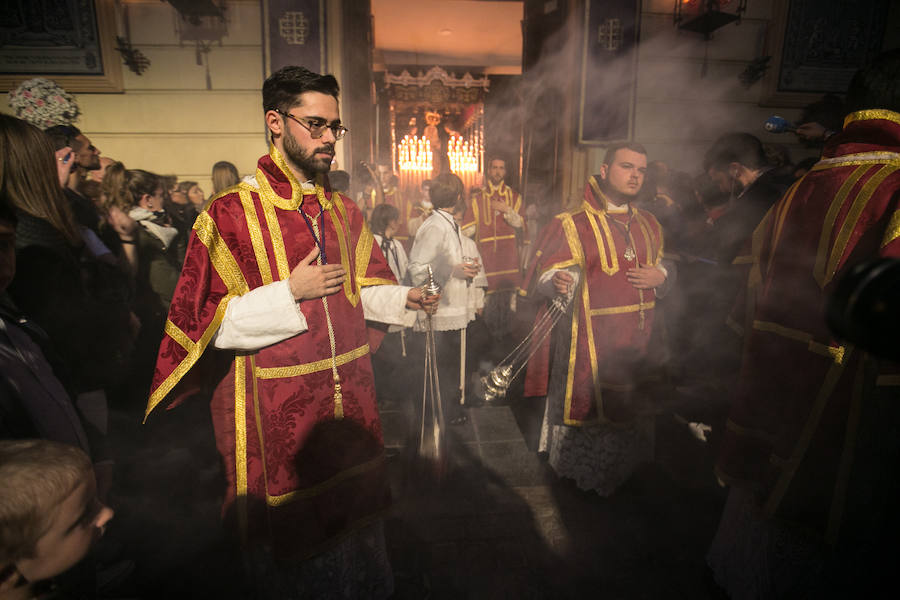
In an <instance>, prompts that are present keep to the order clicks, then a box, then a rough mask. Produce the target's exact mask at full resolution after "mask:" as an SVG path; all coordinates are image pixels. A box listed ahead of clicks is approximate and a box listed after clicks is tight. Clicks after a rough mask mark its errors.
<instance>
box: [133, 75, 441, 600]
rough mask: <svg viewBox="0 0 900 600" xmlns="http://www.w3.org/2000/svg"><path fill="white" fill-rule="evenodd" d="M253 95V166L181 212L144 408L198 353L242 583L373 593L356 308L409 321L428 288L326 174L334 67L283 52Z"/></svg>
mask: <svg viewBox="0 0 900 600" xmlns="http://www.w3.org/2000/svg"><path fill="white" fill-rule="evenodd" d="M263 110H264V113H265V122H266V127H267V128H268V130H269V134H270V138H271V147H270V150H269V153H268V154H267V155H265V156H263V157H262V158H260V159H259V162H258V166H257V171H256V176H255V178H247V179H245V180H244V181H243V182H241V183H240V185H239V186H238V187H237V188H232V189H231V190H229V191H228V192H225V193H223V194H222V195H220V196H218V197H216V198H214V199H213V200H212V201H211V202H210V203H209V204H208V205H207V207H206V210H204V211H203V212H202V213H201V214H200V215H199V217H198V218H197V221H196V224H195V225H194V230H193V233H192V236H191V241H190V245H189V247H188V251H187V257H186V259H185V264H184V269H183V271H182V273H181V278H180V280H179V282H178V286H177V288H176V290H175V297H174V298H173V301H172V305H171V310H170V313H169V320H168V322H167V323H166V336H165V338H164V340H163V343H162V346H161V348H160V353H159V358H158V361H157V366H156V374H155V377H154V382H153V387H152V392H151V396H150V401H149V404H148V407H147V415H149V414H150V412H151V411H152V410H153V409H154V408H155V407H157V406H158V405H159V404H161V403H162V402H163V401H164V400H165V399H166V398H170V399H175V400H180V399H181V397H183V396H185V395H186V392H187V391H188V390H189V389H190V388H192V387H196V384H195V383H194V381H193V380H195V379H196V378H197V376H198V375H199V374H200V373H201V372H207V370H206V369H198V368H196V367H197V365H198V362H199V361H200V360H201V358H202V359H204V361H205V362H207V363H210V364H211V365H212V366H213V369H212V371H217V372H219V373H220V374H222V375H221V376H220V377H218V378H216V380H215V381H212V382H211V383H212V384H213V386H214V391H213V393H212V402H211V412H212V420H213V426H214V429H215V433H216V443H217V446H218V449H219V451H220V453H221V455H222V458H223V460H224V464H225V471H226V475H227V479H228V489H227V491H226V495H225V507H224V514H225V517H226V520H227V521H228V523H229V525H233V526H235V527H236V528H237V532H238V534H239V536H240V538H241V540H242V542H243V549H244V553H245V555H244V559H245V560H244V561H243V564H245V565H247V566H248V575H249V584H250V585H251V586H252V587H253V588H254V589H253V594H255V595H257V596H259V597H266V598H269V597H271V598H307V597H309V598H323V597H333V596H334V595H335V594H336V593H338V591H340V593H342V594H348V595H347V597H366V598H384V597H387V596H390V595H391V593H392V592H393V579H392V576H391V570H390V564H389V562H388V558H387V551H386V548H385V544H384V533H383V527H382V522H381V520H380V518H379V516H380V515H381V514H383V512H384V511H385V510H386V508H387V507H388V504H389V501H390V496H389V491H388V487H387V481H386V477H385V475H386V473H385V470H386V466H385V460H384V448H383V442H382V436H381V425H380V422H379V418H378V412H377V410H376V407H375V388H374V383H373V378H372V367H371V361H370V359H369V352H370V346H369V338H368V335H367V330H366V327H365V321H364V319H369V320H372V321H380V322H383V323H387V324H390V325H401V326H407V327H408V326H411V325H412V324H413V322H414V321H415V317H416V309H423V310H424V309H426V308H427V307H428V306H430V305H431V304H433V303H434V302H435V301H436V299H429V300H427V301H426V300H424V299H423V298H422V292H421V290H419V289H417V288H410V287H401V286H397V285H396V280H395V279H394V275H393V273H392V272H391V270H390V268H389V267H388V265H387V262H386V261H385V259H384V256H383V254H382V253H381V250H380V249H379V247H378V245H376V244H373V238H372V234H371V232H370V231H369V229H368V227H367V226H366V225H365V223H364V221H363V216H362V214H361V213H360V211H359V209H358V208H357V207H356V205H355V204H354V203H353V202H352V201H351V200H350V199H349V198H346V197H344V196H342V195H340V194H338V193H333V192H331V191H330V186H329V184H328V180H327V173H328V171H329V169H330V168H331V161H332V159H333V157H334V148H335V143H336V142H337V141H338V140H339V139H341V138H342V137H343V136H344V135H345V134H346V133H347V128H346V127H344V126H343V125H342V124H341V120H340V113H339V109H338V84H337V81H336V80H335V78H334V77H333V76H331V75H319V74H316V73H312V72H310V71H308V70H307V69H305V68H303V67H285V68H283V69H281V70H280V71H278V72H276V73H274V74H273V75H271V76H270V77H269V78H268V79H267V80H266V81H265V83H264V85H263ZM214 350H215V351H214ZM214 363H218V364H219V365H220V366H221V368H220V369H215V364H214ZM192 384H194V385H192ZM357 588H358V589H357Z"/></svg>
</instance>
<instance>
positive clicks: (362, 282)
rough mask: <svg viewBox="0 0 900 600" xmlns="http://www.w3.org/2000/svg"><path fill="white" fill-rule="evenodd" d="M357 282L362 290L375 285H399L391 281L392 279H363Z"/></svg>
mask: <svg viewBox="0 0 900 600" xmlns="http://www.w3.org/2000/svg"><path fill="white" fill-rule="evenodd" d="M356 281H357V283H358V284H359V287H361V288H364V287H370V286H373V285H397V283H396V282H394V281H391V280H390V279H384V278H383V277H361V278H359V279H357V280H356Z"/></svg>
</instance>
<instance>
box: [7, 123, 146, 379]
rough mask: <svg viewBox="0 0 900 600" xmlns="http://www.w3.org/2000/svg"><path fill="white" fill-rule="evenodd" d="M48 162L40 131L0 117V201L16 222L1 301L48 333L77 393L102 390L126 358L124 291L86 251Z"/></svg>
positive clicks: (112, 269)
mask: <svg viewBox="0 0 900 600" xmlns="http://www.w3.org/2000/svg"><path fill="white" fill-rule="evenodd" d="M54 157H55V153H54V150H53V146H52V144H51V143H50V139H49V138H48V137H47V136H46V135H45V134H44V133H43V132H41V131H40V130H39V129H37V128H36V127H34V126H33V125H30V124H28V123H26V122H25V121H22V120H20V119H16V118H14V117H10V116H8V115H0V202H6V203H9V205H11V206H12V207H13V208H14V209H15V211H16V216H17V218H18V224H17V226H16V262H17V265H18V268H17V272H16V276H15V278H14V279H13V281H12V283H11V284H10V286H9V295H10V298H11V299H12V301H13V302H15V304H16V306H17V307H18V308H20V309H21V310H22V311H24V312H26V313H27V314H28V315H29V316H30V317H32V318H33V319H34V322H35V323H37V324H38V325H39V326H40V327H41V328H42V329H43V330H44V331H45V332H46V333H47V334H48V336H49V338H50V339H51V340H52V342H53V345H54V346H55V349H56V350H57V351H58V352H59V354H60V355H61V357H62V359H63V361H64V363H65V364H66V366H67V367H68V369H69V370H70V375H71V378H72V381H71V383H72V387H73V388H74V389H73V391H74V392H75V393H76V394H77V393H80V392H88V391H91V390H97V389H99V388H102V387H104V386H106V385H107V384H109V383H110V382H111V381H112V380H113V379H114V377H115V375H116V374H117V371H118V369H117V368H116V367H117V366H119V365H121V364H122V363H123V362H124V361H125V359H126V357H127V353H128V351H129V349H130V343H131V337H132V334H131V326H130V325H131V323H130V319H129V317H130V313H129V311H128V308H127V302H128V299H129V298H128V285H127V279H126V278H125V276H124V274H123V273H121V272H120V270H119V269H118V267H116V266H113V265H110V264H107V263H104V262H101V261H98V260H97V259H96V258H95V257H94V256H93V255H92V253H91V252H90V251H89V250H88V248H86V246H85V244H84V242H83V238H82V235H81V232H80V231H79V228H78V226H77V225H76V223H75V219H74V218H73V216H72V212H71V209H70V208H69V204H68V202H66V199H65V196H64V195H63V190H62V188H61V187H60V185H59V175H58V171H57V166H56V162H57V161H56V160H54ZM88 342H90V344H89V345H88ZM87 348H90V352H86V351H85V350H86V349H87Z"/></svg>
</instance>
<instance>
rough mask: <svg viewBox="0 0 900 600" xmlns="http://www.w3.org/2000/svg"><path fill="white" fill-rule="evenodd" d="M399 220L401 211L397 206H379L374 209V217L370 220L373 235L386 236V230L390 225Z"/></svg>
mask: <svg viewBox="0 0 900 600" xmlns="http://www.w3.org/2000/svg"><path fill="white" fill-rule="evenodd" d="M399 218H400V211H399V210H397V207H396V206H393V205H390V204H379V205H378V206H376V207H375V208H373V209H372V216H371V217H370V218H369V226H370V227H371V228H372V233H377V234H378V235H384V230H385V229H387V226H388V223H390V222H391V221H393V220H394V219H399Z"/></svg>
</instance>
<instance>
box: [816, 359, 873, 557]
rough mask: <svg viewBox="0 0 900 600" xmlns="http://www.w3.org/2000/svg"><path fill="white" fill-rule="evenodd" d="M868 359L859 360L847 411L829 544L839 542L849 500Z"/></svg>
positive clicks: (831, 514)
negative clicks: (839, 534)
mask: <svg viewBox="0 0 900 600" xmlns="http://www.w3.org/2000/svg"><path fill="white" fill-rule="evenodd" d="M865 366H866V361H864V360H861V361H859V366H858V367H857V369H856V377H855V379H854V381H853V392H852V395H851V400H850V410H849V411H848V413H847V428H846V430H845V433H844V448H843V451H842V452H841V462H840V465H839V467H838V476H837V480H836V481H835V484H834V494H833V496H832V500H831V508H830V510H829V512H828V527H827V529H826V530H825V539H826V540H827V541H828V543H829V544H831V545H834V544H835V542H837V537H838V532H839V531H840V527H841V521H842V519H843V516H844V506H845V505H846V501H847V484H848V483H849V481H850V470H851V467H852V466H853V455H854V454H855V451H856V436H857V433H858V432H859V418H860V413H861V412H862V395H863V384H864V383H865Z"/></svg>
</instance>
